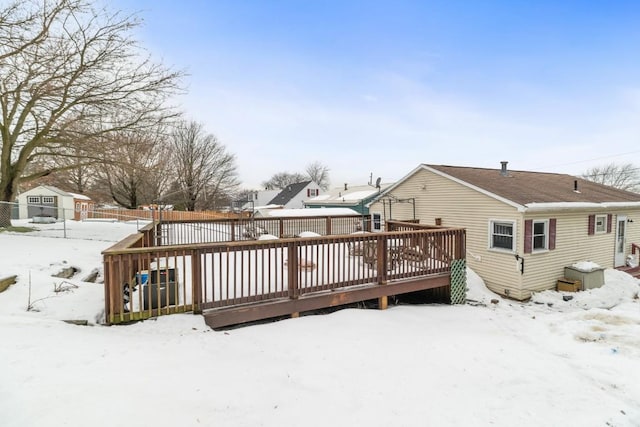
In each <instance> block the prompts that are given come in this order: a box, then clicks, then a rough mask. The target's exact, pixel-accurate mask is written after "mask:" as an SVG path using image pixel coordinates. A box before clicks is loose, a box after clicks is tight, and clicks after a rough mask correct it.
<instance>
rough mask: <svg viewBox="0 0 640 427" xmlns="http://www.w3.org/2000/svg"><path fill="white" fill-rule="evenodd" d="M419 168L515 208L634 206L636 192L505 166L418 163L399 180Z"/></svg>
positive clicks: (638, 203)
mask: <svg viewBox="0 0 640 427" xmlns="http://www.w3.org/2000/svg"><path fill="white" fill-rule="evenodd" d="M419 170H428V171H430V172H433V173H436V174H438V175H441V176H443V177H446V178H448V179H451V180H453V181H456V182H458V183H460V184H462V185H466V186H467V187H470V188H473V189H475V190H477V191H480V192H482V193H484V194H486V195H488V196H490V197H493V198H495V199H498V200H501V201H503V202H505V203H507V204H510V205H512V206H514V207H516V208H518V209H519V210H533V209H540V210H543V209H562V208H570V207H571V208H589V207H602V206H620V207H622V206H638V207H640V194H638V193H633V192H629V191H624V190H619V189H617V188H614V187H610V186H607V185H602V184H598V183H595V182H591V181H588V180H586V179H583V178H579V177H576V176H572V175H567V174H561V173H547V172H530V171H517V170H508V169H505V173H503V171H502V170H501V169H485V168H474V167H462V166H447V165H427V164H421V165H420V166H418V167H417V168H416V169H414V170H413V171H412V172H410V173H409V174H408V175H407V176H406V177H404V178H403V179H401V180H400V181H398V183H396V184H395V185H394V186H392V187H390V188H389V189H387V191H386V192H389V191H392V190H393V188H395V187H396V186H397V185H398V184H399V183H401V182H402V181H404V180H406V179H407V178H409V177H410V176H412V175H413V174H415V173H416V172H417V171H419Z"/></svg>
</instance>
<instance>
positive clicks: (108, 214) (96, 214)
mask: <svg viewBox="0 0 640 427" xmlns="http://www.w3.org/2000/svg"><path fill="white" fill-rule="evenodd" d="M239 217H246V215H245V214H242V215H241V214H236V213H233V212H218V211H198V212H188V211H174V210H170V211H169V210H158V209H94V210H91V211H89V212H88V214H87V218H90V219H114V220H117V221H129V220H133V219H144V220H149V221H194V220H210V219H219V218H239Z"/></svg>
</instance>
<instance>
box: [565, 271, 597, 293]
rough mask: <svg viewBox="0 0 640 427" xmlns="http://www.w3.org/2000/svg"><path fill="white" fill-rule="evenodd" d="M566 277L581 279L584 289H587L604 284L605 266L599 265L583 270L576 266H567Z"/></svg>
mask: <svg viewBox="0 0 640 427" xmlns="http://www.w3.org/2000/svg"><path fill="white" fill-rule="evenodd" d="M564 277H566V278H567V279H574V280H580V282H581V283H582V290H583V291H586V290H588V289H593V288H599V287H600V286H602V285H604V268H601V267H598V268H592V269H589V270H582V269H579V268H576V267H565V268H564Z"/></svg>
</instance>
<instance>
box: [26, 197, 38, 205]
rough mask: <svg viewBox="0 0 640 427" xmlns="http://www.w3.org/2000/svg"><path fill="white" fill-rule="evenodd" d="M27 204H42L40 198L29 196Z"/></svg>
mask: <svg viewBox="0 0 640 427" xmlns="http://www.w3.org/2000/svg"><path fill="white" fill-rule="evenodd" d="M27 203H32V204H35V205H39V204H40V197H38V196H27Z"/></svg>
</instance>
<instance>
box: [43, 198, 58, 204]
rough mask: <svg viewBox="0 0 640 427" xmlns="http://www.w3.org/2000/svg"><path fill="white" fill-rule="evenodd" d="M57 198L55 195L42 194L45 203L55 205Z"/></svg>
mask: <svg viewBox="0 0 640 427" xmlns="http://www.w3.org/2000/svg"><path fill="white" fill-rule="evenodd" d="M55 203H56V199H55V197H53V196H42V204H43V205H55Z"/></svg>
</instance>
